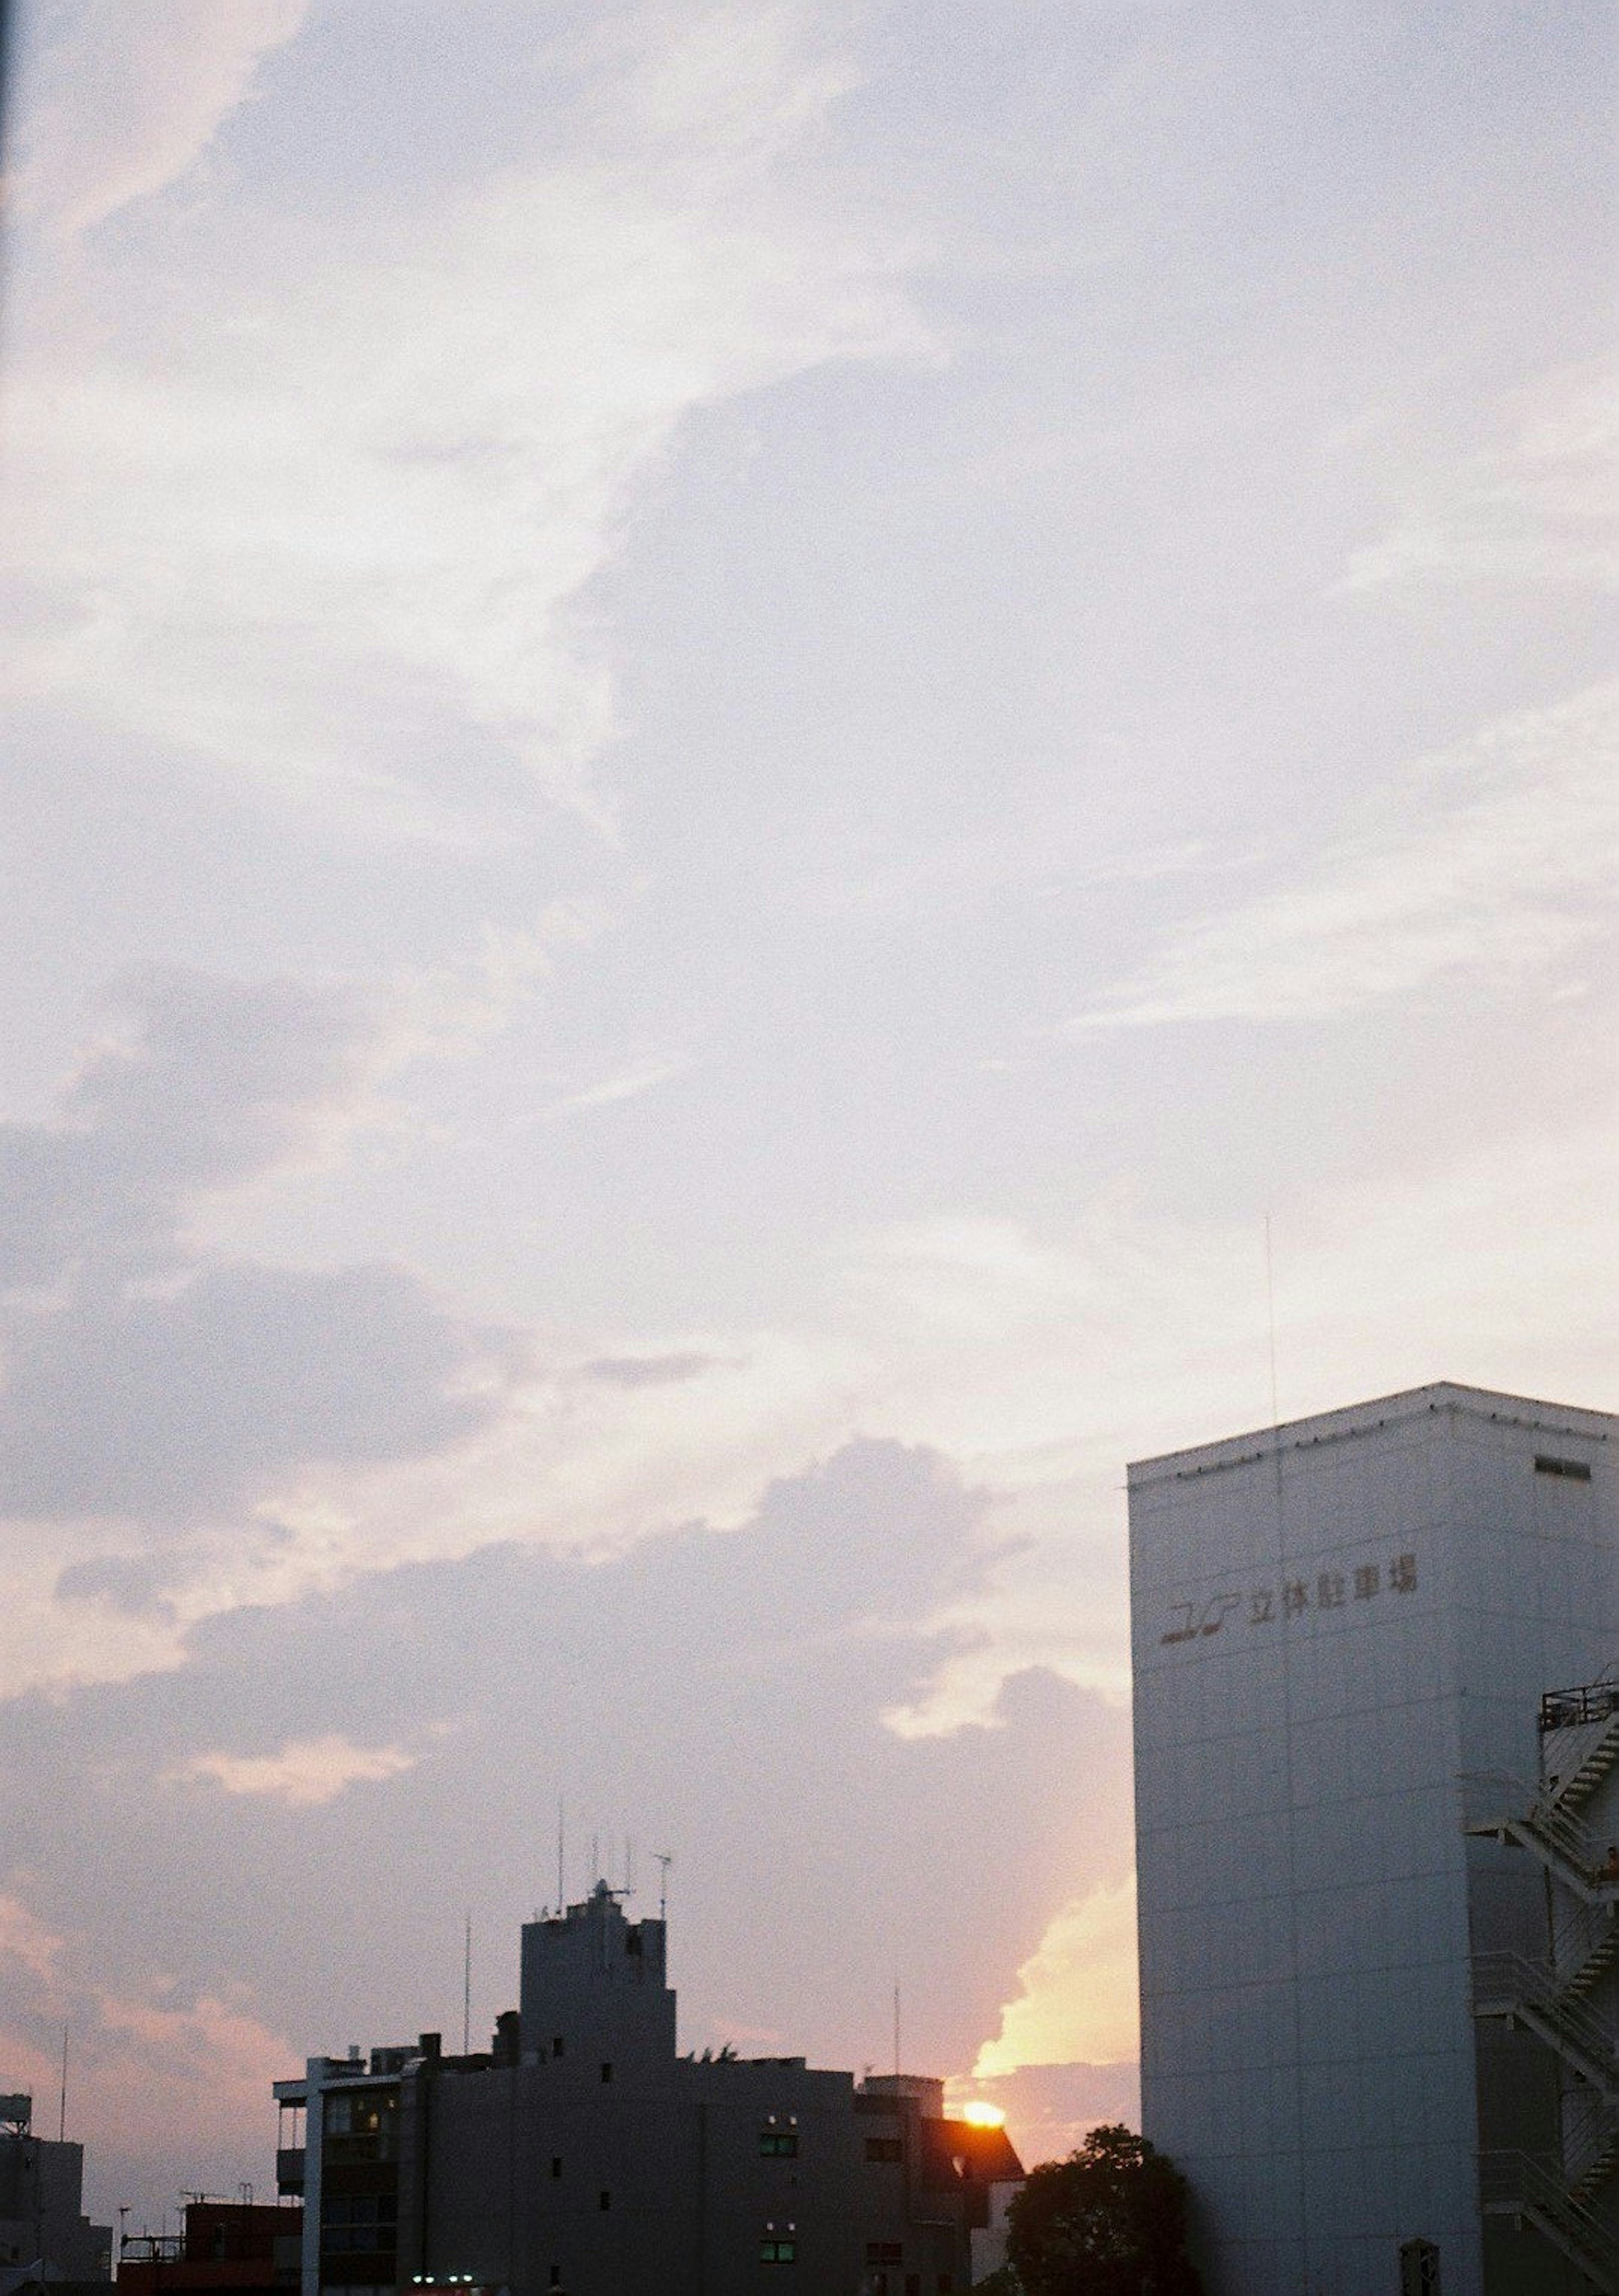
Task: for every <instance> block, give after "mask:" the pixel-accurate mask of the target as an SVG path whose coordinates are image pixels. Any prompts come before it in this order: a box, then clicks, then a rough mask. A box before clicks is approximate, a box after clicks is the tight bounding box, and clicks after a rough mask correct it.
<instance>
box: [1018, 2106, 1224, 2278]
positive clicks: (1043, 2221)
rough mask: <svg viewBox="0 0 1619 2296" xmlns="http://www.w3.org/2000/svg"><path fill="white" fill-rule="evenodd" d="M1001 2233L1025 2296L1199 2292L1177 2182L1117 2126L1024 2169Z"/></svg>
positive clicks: (1161, 2161)
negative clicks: (1064, 2155)
mask: <svg viewBox="0 0 1619 2296" xmlns="http://www.w3.org/2000/svg"><path fill="white" fill-rule="evenodd" d="M1007 2227H1008V2233H1007V2261H1008V2264H1009V2266H1010V2270H1011V2272H1012V2274H1013V2275H1015V2276H1016V2281H1017V2284H1018V2287H1019V2288H1020V2289H1021V2290H1022V2291H1023V2292H1024V2296H1201V2290H1202V2282H1201V2281H1200V2280H1199V2279H1198V2273H1197V2268H1196V2267H1195V2266H1194V2265H1193V2264H1192V2263H1191V2261H1190V2259H1189V2258H1188V2256H1187V2253H1186V2179H1185V2177H1182V2174H1181V2172H1180V2170H1179V2169H1176V2168H1175V2167H1174V2166H1173V2163H1172V2162H1171V2161H1168V2160H1166V2159H1165V2156H1164V2154H1163V2153H1160V2152H1158V2151H1157V2149H1156V2147H1155V2146H1153V2145H1151V2144H1149V2143H1148V2141H1147V2139H1146V2138H1145V2137H1144V2136H1136V2135H1135V2134H1134V2132H1133V2131H1132V2130H1131V2129H1128V2128H1124V2127H1123V2126H1122V2125H1120V2124H1118V2123H1113V2124H1110V2125H1108V2126H1105V2127H1103V2128H1093V2129H1092V2131H1091V2134H1090V2135H1089V2136H1087V2137H1086V2139H1085V2141H1084V2143H1083V2144H1082V2145H1081V2146H1080V2147H1079V2149H1078V2151H1077V2152H1075V2153H1070V2154H1069V2156H1068V2158H1067V2160H1066V2161H1051V2162H1048V2163H1047V2164H1046V2165H1045V2166H1044V2167H1043V2168H1040V2169H1034V2170H1033V2172H1032V2173H1031V2175H1030V2177H1029V2179H1028V2182H1027V2183H1026V2185H1024V2187H1023V2190H1022V2191H1021V2192H1020V2193H1019V2194H1018V2197H1017V2199H1016V2200H1015V2201H1014V2202H1012V2204H1011V2208H1010V2210H1009V2211H1008V2216H1007Z"/></svg>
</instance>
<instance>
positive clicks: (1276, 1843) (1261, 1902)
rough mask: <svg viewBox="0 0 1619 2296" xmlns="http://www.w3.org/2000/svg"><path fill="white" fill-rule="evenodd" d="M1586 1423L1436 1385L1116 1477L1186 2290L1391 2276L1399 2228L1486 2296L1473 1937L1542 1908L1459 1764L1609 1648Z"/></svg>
mask: <svg viewBox="0 0 1619 2296" xmlns="http://www.w3.org/2000/svg"><path fill="white" fill-rule="evenodd" d="M1614 1428H1615V1423H1614V1422H1612V1421H1609V1420H1605V1419H1604V1418H1603V1417H1602V1415H1597V1414H1590V1413H1578V1412H1573V1413H1569V1412H1563V1411H1560V1410H1551V1409H1549V1408H1545V1407H1541V1406H1533V1405H1527V1404H1519V1403H1517V1402H1515V1401H1514V1400H1513V1399H1512V1398H1500V1397H1493V1396H1487V1395H1481V1394H1479V1393H1478V1392H1476V1391H1475V1390H1466V1389H1456V1388H1449V1387H1441V1388H1434V1389H1425V1390H1418V1391H1416V1392H1415V1393H1413V1394H1411V1395H1409V1396H1403V1397H1395V1398H1387V1399H1386V1400H1384V1401H1381V1402H1378V1403H1375V1404H1369V1405H1365V1406H1356V1407H1354V1408H1353V1409H1351V1410H1347V1411H1342V1412H1335V1413H1331V1414H1328V1415H1323V1416H1322V1417H1321V1418H1319V1419H1315V1420H1310V1421H1304V1422H1300V1423H1295V1424H1292V1425H1290V1426H1287V1427H1284V1428H1282V1429H1281V1430H1280V1431H1279V1433H1278V1434H1277V1435H1276V1436H1272V1435H1271V1434H1270V1433H1265V1434H1262V1435H1256V1436H1251V1437H1247V1438H1239V1439H1234V1440H1232V1441H1231V1442H1227V1443H1222V1444H1214V1445H1210V1446H1207V1447H1205V1448H1203V1449H1201V1450H1199V1451H1197V1452H1191V1453H1182V1454H1178V1455H1176V1456H1174V1457H1173V1458H1171V1459H1168V1460H1162V1461H1151V1462H1147V1463H1144V1464H1141V1465H1139V1466H1136V1467H1132V1470H1131V1500H1130V1513H1131V1554H1132V1643H1133V1653H1134V1668H1135V1704H1136V1807H1137V1825H1138V1859H1139V1866H1140V1881H1141V1990H1142V2114H1143V2122H1144V2126H1145V2128H1146V2133H1147V2134H1148V2135H1149V2136H1150V2137H1151V2138H1152V2139H1153V2141H1154V2142H1155V2143H1156V2144H1159V2145H1161V2146H1162V2147H1163V2149H1164V2150H1165V2152H1167V2153H1170V2154H1171V2156H1172V2157H1173V2159H1174V2160H1175V2161H1177V2163H1178V2164H1179V2166H1180V2167H1181V2168H1182V2169H1183V2170H1184V2171H1185V2172H1186V2174H1187V2175H1188V2176H1189V2177H1190V2179H1191V2182H1192V2186H1193V2192H1194V2197H1195V2221H1196V2225H1197V2235H1198V2246H1199V2249H1200V2251H1201V2255H1202V2259H1203V2260H1204V2263H1205V2266H1206V2273H1207V2276H1208V2279H1209V2284H1210V2288H1211V2296H1367V2292H1374V2291H1377V2290H1378V2289H1381V2288H1385V2287H1386V2288H1388V2289H1390V2290H1393V2289H1395V2288H1397V2286H1398V2260H1397V2259H1398V2251H1399V2247H1400V2244H1401V2243H1402V2241H1406V2240H1410V2239H1412V2238H1417V2237H1426V2238H1427V2239H1430V2240H1433V2241H1435V2243H1437V2244H1438V2245H1439V2248H1440V2251H1441V2254H1442V2259H1443V2276H1444V2277H1443V2285H1444V2288H1445V2291H1446V2296H1478V2292H1479V2291H1480V2290H1481V2289H1482V2288H1483V2286H1484V2265H1483V2257H1482V2251H1481V2243H1480V2220H1479V2212H1478V2200H1477V2173H1476V2153H1477V2149H1478V2144H1479V2130H1478V2125H1477V2083H1476V2069H1477V2055H1476V2031H1475V2027H1474V2021H1473V2018H1472V2015H1471V2010H1470V1990H1469V1978H1470V1948H1471V1946H1472V1945H1473V1944H1474V1943H1475V1942H1476V1943H1479V1944H1482V1945H1490V1944H1493V1943H1500V1942H1515V1943H1521V1942H1522V1941H1523V1940H1524V1939H1526V1938H1528V1937H1529V1936H1531V1935H1532V1934H1533V1929H1534V1924H1535V1922H1536V1920H1537V1918H1538V1919H1540V1920H1541V1930H1542V1931H1543V1916H1541V1915H1539V1914H1538V1913H1537V1898H1536V1892H1537V1888H1538V1883H1537V1879H1536V1877H1535V1875H1534V1874H1533V1872H1532V1871H1531V1870H1530V1869H1529V1867H1528V1866H1527V1864H1526V1862H1525V1861H1524V1860H1523V1859H1522V1858H1521V1857H1517V1858H1515V1857H1514V1853H1511V1852H1509V1851H1504V1850H1501V1849H1499V1848H1498V1847H1496V1846H1495V1845H1492V1844H1485V1843H1479V1842H1469V1841H1467V1840H1466V1839H1465V1838H1464V1835H1463V1833H1462V1824H1463V1814H1464V1807H1465V1801H1466V1796H1467V1792H1468V1791H1469V1790H1470V1789H1468V1788H1467V1787H1466V1786H1465V1784H1464V1780H1465V1779H1467V1778H1468V1777H1469V1776H1471V1775H1473V1774H1476V1773H1477V1772H1481V1771H1484V1770H1490V1769H1510V1770H1514V1771H1516V1772H1517V1774H1518V1775H1520V1776H1522V1777H1524V1778H1525V1779H1530V1780H1532V1779H1533V1775H1534V1772H1535V1768H1536V1730H1535V1715H1536V1709H1537V1704H1538V1700H1539V1696H1540V1693H1541V1690H1542V1689H1543V1688H1546V1687H1549V1686H1553V1685H1556V1684H1557V1683H1558V1682H1562V1681H1577V1680H1581V1679H1585V1678H1589V1676H1590V1675H1591V1674H1594V1673H1595V1672H1597V1671H1599V1669H1600V1665H1601V1664H1602V1663H1603V1662H1605V1661H1606V1659H1607V1656H1608V1655H1609V1654H1611V1653H1613V1652H1619V1581H1616V1576H1615V1560H1616V1558H1619V1537H1616V1536H1615V1518H1614V1494H1613V1487H1612V1482H1611V1478H1610V1476H1609V1472H1608V1470H1607V1466H1606V1458H1605V1454H1604V1450H1603V1442H1604V1439H1605V1437H1607V1436H1608V1435H1610V1434H1611V1433H1612V1432H1613V1431H1614ZM1548 1445H1556V1446H1560V1447H1563V1448H1565V1449H1566V1448H1568V1447H1574V1448H1575V1449H1577V1450H1578V1451H1579V1452H1580V1455H1581V1456H1592V1457H1596V1458H1603V1459H1605V1477H1604V1480H1602V1482H1601V1483H1600V1484H1599V1485H1581V1484H1578V1483H1574V1482H1563V1481H1558V1482H1555V1483H1554V1482H1553V1480H1551V1479H1549V1478H1546V1477H1542V1476H1539V1475H1537V1474H1536V1473H1535V1472H1534V1466H1533V1460H1534V1456H1535V1453H1536V1451H1537V1449H1538V1448H1542V1447H1547V1446H1548ZM1593 1491H1595V1492H1596V1493H1597V1494H1598V1497H1597V1499H1596V1503H1595V1504H1594V1505H1591V1504H1588V1503H1589V1502H1590V1501H1591V1500H1592V1495H1593ZM1570 1494H1575V1495H1580V1496H1577V1497H1576V1501H1575V1505H1574V1507H1573V1508H1569V1507H1568V1506H1567V1505H1565V1504H1564V1502H1565V1501H1566V1497H1568V1496H1569V1495H1570ZM1514 2285H1515V2287H1520V2288H1521V2287H1526V2284H1525V2283H1523V2282H1521V2281H1519V2282H1517V2283H1515V2284H1514Z"/></svg>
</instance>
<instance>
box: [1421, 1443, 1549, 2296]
mask: <svg viewBox="0 0 1619 2296" xmlns="http://www.w3.org/2000/svg"><path fill="white" fill-rule="evenodd" d="M1534 1472H1535V1473H1536V1474H1537V1475H1566V1477H1567V1479H1568V1480H1569V1481H1570V1482H1571V1483H1589V1482H1590V1467H1589V1466H1588V1465H1587V1464H1586V1462H1585V1461H1584V1460H1583V1459H1554V1458H1552V1457H1551V1456H1549V1454H1548V1453H1547V1452H1545V1451H1537V1452H1536V1453H1535V1455H1534ZM1408 2244H1409V2243H1408ZM1434 2285H1435V2287H1437V2286H1438V2282H1437V2281H1435V2284H1434Z"/></svg>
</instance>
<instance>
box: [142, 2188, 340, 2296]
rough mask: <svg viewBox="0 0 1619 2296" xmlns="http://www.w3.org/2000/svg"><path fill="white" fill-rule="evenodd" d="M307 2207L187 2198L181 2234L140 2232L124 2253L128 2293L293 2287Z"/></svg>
mask: <svg viewBox="0 0 1619 2296" xmlns="http://www.w3.org/2000/svg"><path fill="white" fill-rule="evenodd" d="M303 2228H304V2212H303V2210H302V2209H301V2208H284V2207H282V2208H277V2207H274V2206H262V2205H260V2206H256V2205H255V2204H254V2203H253V2202H251V2201H188V2202H186V2206H185V2229H184V2232H181V2233H161V2234H159V2233H138V2234H132V2235H130V2237H129V2238H128V2239H127V2240H126V2241H125V2242H124V2243H123V2246H122V2248H121V2250H120V2251H119V2268H118V2277H119V2287H120V2288H121V2289H122V2290H123V2291H124V2296H241V2292H242V2291H244V2290H254V2291H258V2292H262V2296H271V2292H273V2291H274V2290H277V2289H282V2290H286V2289H295V2288H296V2287H297V2286H298V2246H299V2243H300V2241H301V2239H302V2236H303Z"/></svg>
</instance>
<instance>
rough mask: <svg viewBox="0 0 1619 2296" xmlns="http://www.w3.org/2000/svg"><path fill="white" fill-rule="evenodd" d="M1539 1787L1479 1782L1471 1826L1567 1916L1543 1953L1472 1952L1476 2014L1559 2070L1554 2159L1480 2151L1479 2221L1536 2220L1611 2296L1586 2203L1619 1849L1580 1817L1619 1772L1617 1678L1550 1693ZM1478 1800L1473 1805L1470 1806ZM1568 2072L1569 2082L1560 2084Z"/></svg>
mask: <svg viewBox="0 0 1619 2296" xmlns="http://www.w3.org/2000/svg"><path fill="white" fill-rule="evenodd" d="M1552 1733H1555V1734H1556V1743H1555V1745H1547V1746H1546V1751H1545V1768H1546V1771H1547V1773H1548V1775H1547V1777H1546V1781H1545V1784H1543V1785H1542V1786H1541V1788H1540V1790H1538V1791H1537V1790H1536V1789H1534V1788H1533V1787H1530V1786H1528V1785H1526V1784H1523V1783H1522V1782H1521V1781H1518V1780H1515V1779H1509V1778H1505V1777H1499V1776H1498V1777H1494V1778H1491V1779H1473V1780H1470V1781H1469V1782H1468V1784H1469V1785H1470V1787H1471V1789H1472V1794H1473V1795H1474V1796H1477V1795H1478V1794H1479V1792H1480V1790H1481V1789H1482V1790H1483V1791H1484V1793H1485V1794H1487V1796H1488V1797H1489V1799H1488V1802H1487V1805H1486V1806H1485V1807H1484V1814H1483V1815H1479V1816H1473V1817H1471V1818H1470V1819H1469V1821H1468V1825H1467V1828H1466V1830H1467V1832H1468V1833H1469V1834H1470V1835H1472V1836H1473V1837H1475V1838H1476V1839H1482V1840H1488V1841H1499V1842H1502V1843H1512V1844H1515V1845H1516V1846H1517V1847H1518V1848H1520V1849H1526V1850H1528V1851H1529V1852H1530V1854H1531V1855H1532V1856H1533V1857H1535V1858H1536V1859H1537V1860H1538V1861H1539V1862H1540V1864H1541V1866H1543V1867H1544V1868H1545V1871H1546V1874H1547V1877H1548V1881H1549V1883H1550V1884H1551V1885H1552V1888H1553V1900H1554V1902H1556V1901H1557V1900H1558V1899H1559V1898H1560V1900H1561V1905H1562V1919H1561V1920H1560V1921H1558V1923H1557V1925H1556V1928H1555V1931H1554V1935H1553V1937H1552V1939H1551V1940H1550V1945H1549V1950H1550V1956H1551V1957H1550V1959H1549V1960H1548V1961H1532V1960H1530V1959H1528V1958H1527V1957H1526V1956H1525V1955H1522V1954H1517V1953H1490V1954H1480V1955H1477V1956H1476V1957H1475V1961H1474V1968H1473V2006H1474V2013H1475V2015H1476V2016H1478V2017H1483V2018H1499V2019H1500V2020H1501V2021H1503V2022H1504V2023H1506V2024H1508V2025H1510V2026H1515V2027H1517V2028H1518V2029H1520V2030H1523V2031H1525V2032H1528V2033H1532V2034H1533V2036H1534V2037H1535V2038H1536V2039H1537V2040H1539V2041H1540V2042H1541V2045H1542V2046H1544V2047H1546V2048H1548V2049H1549V2050H1551V2051H1552V2052H1553V2054H1555V2055H1556V2056H1557V2057H1558V2060H1559V2061H1560V2062H1561V2063H1562V2065H1563V2066H1564V2068H1565V2073H1566V2076H1572V2079H1567V2078H1566V2079H1565V2083H1564V2087H1563V2096H1564V2106H1563V2111H1564V2115H1565V2120H1564V2128H1563V2141H1562V2144H1561V2148H1560V2155H1559V2157H1558V2158H1557V2159H1556V2160H1551V2161H1542V2160H1540V2159H1538V2158H1535V2157H1533V2156H1531V2155H1529V2154H1525V2153H1511V2154H1494V2155H1487V2156H1485V2158H1484V2161H1481V2164H1480V2170H1481V2191H1482V2194H1483V2198H1484V2209H1485V2212H1486V2213H1487V2214H1494V2215H1498V2216H1510V2217H1512V2218H1514V2219H1515V2220H1516V2221H1517V2222H1519V2223H1521V2224H1529V2225H1533V2226H1534V2227H1535V2229H1536V2230H1537V2231H1539V2232H1540V2233H1541V2235H1543V2237H1544V2238H1545V2239H1547V2240H1548V2241H1549V2242H1550V2243H1552V2245H1553V2246H1554V2247H1556V2248H1557V2249H1558V2250H1559V2251H1561V2253H1562V2254H1563V2255H1564V2256H1565V2257H1566V2258H1567V2259H1569V2261H1570V2262H1572V2263H1573V2264H1574V2265H1576V2266H1577V2267H1578V2268H1579V2270H1580V2271H1581V2272H1582V2275H1583V2276H1585V2278H1586V2279H1587V2280H1588V2281H1589V2282H1590V2284H1592V2285H1593V2286H1594V2287H1596V2288H1598V2289H1599V2290H1601V2291H1604V2292H1607V2296H1619V2242H1615V2239H1614V2237H1613V2235H1611V2234H1610V2233H1609V2232H1608V2230H1607V2226H1606V2225H1605V2224H1604V2223H1603V2221H1602V2220H1601V2218H1599V2216H1598V2215H1597V2214H1596V2213H1595V2211H1594V2210H1593V2208H1592V2206H1591V2203H1592V2202H1594V2201H1595V2199H1596V2197H1597V2195H1598V2194H1599V2193H1600V2192H1601V2191H1602V2190H1603V2188H1604V2186H1605V2185H1607V2184H1608V2183H1609V2181H1610V2180H1611V2179H1612V2178H1613V2177H1614V2176H1615V2173H1616V2172H1619V2030H1616V2029H1615V2021H1614V2020H1613V2018H1612V2017H1611V2016H1604V2015H1603V2014H1601V2013H1599V2011H1598V2010H1597V2008H1596V2007H1595V2005H1594V1997H1595V1995H1596V1993H1597V1989H1598V1988H1599V1985H1600V1984H1601V1981H1602V1980H1603V1979H1604V1978H1605V1977H1606V1976H1607V1974H1608V1973H1609V1972H1610V1971H1612V1970H1614V1969H1615V1967H1616V1966H1619V1849H1615V1847H1614V1845H1613V1844H1612V1843H1610V1842H1609V1841H1607V1839H1606V1838H1605V1837H1603V1836H1601V1835H1599V1834H1598V1833H1596V1831H1595V1830H1594V1829H1593V1828H1592V1826H1591V1825H1590V1823H1589V1822H1588V1819H1587V1817H1586V1816H1585V1808H1586V1805H1587V1804H1588V1803H1589V1802H1590V1799H1591V1797H1592V1795H1593V1794H1594V1793H1595V1792H1596V1790H1597V1788H1598V1787H1599V1785H1600V1784H1602V1782H1603V1780H1604V1779H1605V1778H1607V1777H1608V1776H1610V1775H1612V1774H1613V1772H1614V1771H1615V1767H1619V1682H1604V1683H1595V1684H1588V1685H1584V1686H1583V1687H1582V1688H1580V1689H1576V1690H1569V1691H1555V1692H1551V1693H1548V1695H1547V1696H1546V1697H1545V1698H1544V1699H1543V1700H1542V1701H1541V1734H1542V1743H1544V1742H1545V1741H1546V1739H1547V1738H1548V1737H1549V1735H1550V1734H1552ZM1477 1807H1478V1805H1477V1803H1475V1808H1477Z"/></svg>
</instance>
